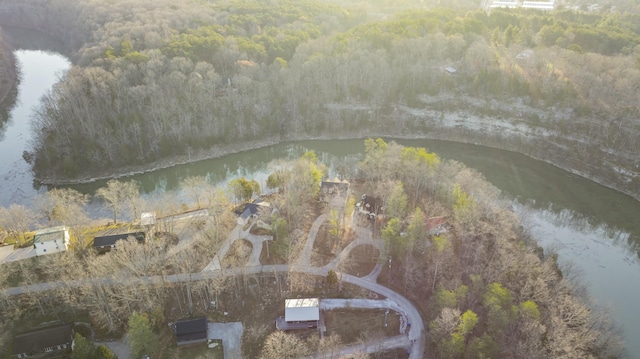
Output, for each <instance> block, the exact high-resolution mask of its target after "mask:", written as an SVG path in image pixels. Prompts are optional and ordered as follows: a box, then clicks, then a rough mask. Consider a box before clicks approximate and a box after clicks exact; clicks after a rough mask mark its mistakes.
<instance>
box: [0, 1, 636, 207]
mask: <svg viewBox="0 0 640 359" xmlns="http://www.w3.org/2000/svg"><path fill="white" fill-rule="evenodd" d="M403 4H404V3H403ZM401 5H402V4H397V6H395V7H393V8H394V10H395V11H398V12H396V13H395V14H385V15H384V16H380V14H379V13H377V12H375V10H379V9H378V8H376V7H375V5H374V4H369V5H367V6H364V5H362V4H361V3H358V2H348V3H346V4H344V5H342V6H341V5H338V4H329V3H325V2H320V1H310V0H309V1H280V2H278V5H270V6H265V5H264V4H262V3H260V2H255V1H249V0H238V1H223V2H183V3H175V2H170V1H155V2H142V1H132V0H120V1H114V2H111V3H109V4H108V5H107V4H105V3H104V2H101V1H86V2H82V3H78V2H74V1H68V0H56V1H50V2H46V3H44V2H41V1H39V0H29V1H24V2H19V3H12V2H9V3H7V4H3V6H0V19H1V18H2V14H4V16H5V17H6V16H9V14H15V13H16V12H17V11H18V10H19V9H22V10H20V11H22V14H23V15H22V16H24V17H26V18H28V19H30V21H31V24H32V25H31V26H34V27H38V26H39V27H41V28H45V29H51V32H52V33H54V34H58V36H60V37H62V38H65V37H68V39H65V41H64V42H65V43H66V44H69V45H71V48H72V49H73V50H72V51H70V54H69V55H70V56H71V58H72V59H73V60H74V63H75V64H76V65H77V66H74V68H73V69H72V70H71V71H69V72H68V74H67V75H66V76H65V78H64V79H63V81H62V82H61V83H60V84H59V85H58V86H56V87H55V88H54V89H53V91H52V92H51V93H50V94H49V95H48V96H46V98H45V99H44V100H43V103H42V106H41V108H40V110H39V111H38V116H37V119H36V127H37V128H39V129H40V130H41V131H40V135H39V137H38V138H37V140H36V142H35V147H34V148H33V152H34V155H35V157H34V158H35V162H34V169H35V172H36V174H37V177H38V178H39V179H48V180H51V181H56V180H58V181H59V180H65V179H67V180H69V179H74V178H78V177H83V176H88V177H90V176H92V175H95V174H96V173H97V172H105V171H106V173H113V172H116V171H118V169H121V168H123V167H124V166H148V167H150V166H154V165H156V164H157V163H158V162H161V161H162V160H164V159H167V158H170V157H173V158H175V157H179V156H184V157H185V158H186V157H189V158H201V157H203V156H206V155H207V150H208V149H210V148H211V147H213V146H224V145H225V144H230V143H243V142H249V141H256V140H261V141H266V142H276V141H280V140H281V139H296V138H307V137H326V138H331V137H363V136H367V135H395V136H424V137H432V138H442V139H451V140H457V141H466V142H476V143H484V144H490V145H493V146H497V147H500V148H506V149H510V150H516V151H519V152H523V153H525V154H528V155H531V156H533V157H536V158H543V159H545V160H546V161H548V162H551V163H554V164H556V165H559V166H561V167H563V168H566V169H569V170H571V171H574V172H578V173H581V174H583V175H585V176H587V177H589V178H592V179H595V180H597V181H599V182H603V183H606V184H608V185H609V186H613V187H615V188H617V189H620V190H622V191H625V192H627V193H629V194H632V195H636V196H638V195H640V194H639V193H638V192H637V189H638V188H640V183H638V178H640V176H638V175H637V172H638V169H637V168H636V163H635V154H637V153H638V152H640V147H638V146H640V138H639V136H640V123H638V118H639V116H638V115H639V114H640V109H639V108H638V107H637V106H636V105H635V104H637V103H638V101H639V100H640V98H638V96H640V91H637V90H638V89H637V84H638V83H640V57H639V56H640V54H639V53H638V44H640V29H639V28H638V24H639V23H640V19H638V15H636V14H634V13H613V12H580V11H573V10H562V11H554V12H538V11H524V10H511V11H506V10H493V11H492V12H491V13H486V12H484V11H480V10H475V11H468V10H454V9H427V10H424V7H425V6H419V8H422V9H423V10H415V9H414V10H412V11H407V12H405V11H401V10H402V9H406V8H410V7H411V6H414V5H415V4H414V3H412V2H406V7H404V8H403V7H402V6H401ZM460 5H463V6H466V7H467V9H469V4H468V3H464V4H460ZM379 6H380V8H381V9H389V7H390V6H391V5H390V4H389V3H388V2H381V4H380V5H379ZM25 9H29V11H27V12H26V13H25ZM63 12H64V13H63ZM38 14H39V15H38ZM67 14H72V15H73V18H69V15H67ZM43 16H45V17H46V21H45V22H43V24H40V25H39V24H38V23H37V22H36V21H35V20H36V19H40V18H42V17H43ZM377 19H380V20H377ZM56 20H59V22H60V23H64V26H62V25H59V24H58V21H56ZM14 21H15V20H14ZM29 23H30V22H29V21H25V22H24V24H25V25H23V26H26V24H29ZM63 30H64V31H63ZM447 67H451V68H454V69H455V70H456V71H455V73H456V75H452V74H450V73H449V72H447V71H445V68H447ZM567 148H571V149H573V150H572V151H567V150H566V149H567ZM103 174H104V173H103Z"/></svg>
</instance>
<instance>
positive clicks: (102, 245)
mask: <svg viewBox="0 0 640 359" xmlns="http://www.w3.org/2000/svg"><path fill="white" fill-rule="evenodd" d="M129 237H133V238H135V239H136V240H137V241H138V242H139V243H144V242H145V238H146V235H145V233H144V232H141V231H139V232H127V233H119V234H111V235H106V236H98V237H94V238H93V248H95V250H96V251H98V253H106V252H109V251H111V250H113V249H116V242H118V241H124V240H126V239H127V238H129Z"/></svg>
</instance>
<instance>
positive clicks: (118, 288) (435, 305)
mask: <svg viewBox="0 0 640 359" xmlns="http://www.w3.org/2000/svg"><path fill="white" fill-rule="evenodd" d="M362 158H363V159H362V160H361V161H360V162H359V163H358V164H357V165H356V166H354V167H353V168H350V169H348V170H347V171H346V172H345V176H347V177H348V178H350V179H351V180H352V185H353V188H354V192H353V193H352V195H353V196H355V197H360V193H361V192H365V193H369V194H371V195H375V196H376V197H377V198H378V200H379V201H381V203H382V204H383V205H384V208H385V210H384V218H380V219H377V220H374V221H371V220H370V219H362V218H360V219H358V218H359V217H358V216H359V214H358V210H357V208H356V207H355V206H354V205H353V204H354V203H355V199H354V198H352V199H350V200H349V201H347V203H349V204H348V205H347V207H346V208H343V210H344V212H345V213H344V215H345V216H346V218H347V220H344V219H343V220H340V215H336V213H335V212H336V211H338V210H336V209H335V208H333V209H332V208H331V207H330V206H327V205H323V204H322V202H321V201H320V199H319V197H318V194H319V189H320V180H321V179H322V178H324V177H326V166H324V164H322V163H321V162H320V161H319V160H318V159H317V157H316V156H315V154H314V153H313V152H307V153H305V155H304V156H302V157H301V158H299V159H296V160H290V161H284V160H281V161H275V162H274V163H272V164H271V165H270V168H271V170H272V173H271V175H270V176H269V181H268V182H267V187H268V188H264V189H260V188H256V186H255V185H254V184H252V181H251V180H250V179H241V180H237V181H236V182H234V183H231V184H230V185H229V188H227V189H226V190H225V189H221V188H214V187H212V186H211V185H210V184H208V183H207V182H206V180H205V179H204V178H198V177H190V178H187V179H185V180H184V185H183V188H184V191H185V192H186V193H187V194H188V198H189V202H188V203H185V204H183V205H182V206H180V205H178V201H176V198H177V195H176V194H175V193H165V194H161V195H158V197H157V198H147V199H141V198H140V197H139V193H138V190H137V187H136V184H135V183H134V182H120V181H117V180H112V181H111V182H109V184H108V186H107V187H104V188H101V189H99V190H98V191H97V192H96V196H98V197H100V198H103V199H104V200H105V201H104V203H105V206H107V207H108V208H109V209H111V210H113V213H114V221H113V222H114V223H112V224H111V225H110V226H115V225H117V224H116V223H118V218H122V217H127V216H130V217H134V218H135V217H137V216H136V213H138V214H139V213H140V211H156V213H157V215H158V219H159V220H158V223H157V225H158V228H157V230H158V234H159V235H158V236H157V237H156V238H154V239H151V241H150V242H149V243H146V244H144V243H139V242H137V241H135V240H133V239H130V240H128V241H126V242H124V243H121V244H119V245H118V247H117V250H115V251H112V252H110V253H107V254H97V253H96V252H95V251H94V250H92V246H91V238H92V236H93V235H95V233H97V232H96V227H95V225H94V224H93V223H92V222H91V221H90V220H89V219H88V218H87V214H86V203H87V200H88V198H87V196H85V195H81V194H80V193H77V192H76V191H74V190H71V189H62V190H52V191H49V192H47V193H43V194H41V195H40V197H39V198H38V199H37V201H36V203H38V204H37V205H36V206H35V208H34V210H32V211H31V210H28V209H25V208H22V209H19V208H18V207H19V206H16V205H14V206H12V207H11V208H8V209H2V210H3V211H4V212H2V213H0V214H1V216H0V219H4V220H6V222H3V223H2V225H3V226H4V227H5V228H7V229H13V231H12V232H11V234H12V236H15V237H16V238H22V239H21V240H24V239H26V240H27V241H28V238H25V235H26V236H27V237H28V233H29V230H28V228H29V225H23V226H22V227H21V226H16V224H17V223H22V224H25V223H27V222H26V221H28V220H29V219H30V220H35V219H39V220H40V221H45V222H47V224H48V225H57V224H65V225H67V226H68V227H69V228H70V230H71V233H72V237H73V238H72V247H73V251H69V252H63V253H58V254H56V255H55V256H54V255H49V256H43V257H38V258H31V259H29V260H23V261H18V262H13V263H9V264H4V266H6V269H7V270H3V271H0V284H1V286H2V288H5V289H6V288H8V287H15V286H19V285H24V284H34V283H41V282H53V283H52V284H51V287H52V288H55V289H52V290H49V291H47V292H46V293H47V294H46V295H43V294H42V293H37V292H28V293H25V294H22V295H20V296H19V297H14V296H9V295H8V292H6V291H0V308H1V309H2V311H1V312H0V313H1V314H0V318H2V321H0V328H1V329H3V330H1V331H0V333H3V335H0V346H1V347H4V348H5V349H6V348H8V347H9V345H10V344H9V340H8V334H10V333H13V332H14V331H15V329H16V328H22V327H28V326H29V325H33V323H38V322H39V321H42V320H43V319H45V318H46V320H54V319H57V320H66V321H74V320H76V319H74V318H78V317H80V318H88V319H87V320H89V321H90V322H91V324H92V325H93V326H94V327H95V328H96V330H97V332H98V333H99V334H100V335H101V336H106V337H109V336H112V335H116V336H120V335H122V334H123V333H124V332H125V331H126V330H129V331H131V328H132V326H133V325H132V321H131V318H134V317H136V316H137V315H138V314H137V313H145V315H146V317H147V318H148V319H149V321H150V322H151V323H152V325H151V326H152V327H153V331H154V332H156V333H158V335H160V337H161V338H163V340H161V341H160V344H159V345H158V346H157V347H155V348H154V349H155V350H156V351H158V352H159V354H162V355H164V356H158V355H157V356H154V357H168V356H166V355H168V354H167V353H170V352H171V351H172V350H175V345H174V344H172V343H173V333H172V332H171V330H169V329H167V325H166V323H167V322H172V321H174V320H176V319H178V318H181V317H184V316H187V315H193V316H198V315H207V316H216V315H221V314H220V313H221V312H222V311H225V312H226V311H228V312H230V313H231V314H230V316H229V317H220V318H224V321H228V320H238V321H242V322H243V325H244V333H245V334H244V336H243V355H244V357H248V358H258V357H260V358H265V359H269V358H281V357H282V356H267V355H266V352H267V351H266V350H265V348H266V347H267V346H268V345H269V344H268V343H270V340H269V338H272V337H273V336H274V335H277V334H274V333H277V332H274V329H273V318H274V317H273V316H274V315H275V313H277V312H278V311H279V310H281V303H282V300H283V299H284V298H287V297H291V296H293V297H295V296H296V295H299V296H321V295H322V296H328V297H334V296H335V297H361V296H364V295H365V293H363V292H362V291H357V290H354V288H352V287H349V285H347V284H344V285H343V286H341V287H340V288H339V287H337V286H335V282H333V284H332V283H330V282H329V279H328V278H329V276H327V278H322V277H317V276H316V277H314V276H308V275H300V274H299V273H295V272H293V271H291V272H285V273H278V274H277V275H276V273H275V270H273V271H271V270H265V271H264V272H262V273H257V274H240V275H226V276H222V275H221V276H216V277H212V278H210V279H205V280H202V279H198V278H196V274H200V273H199V272H200V271H201V270H202V269H203V268H204V267H205V266H206V265H207V263H209V262H210V261H211V258H213V256H214V255H216V253H218V252H219V251H220V250H221V247H222V243H223V242H224V241H225V238H226V237H227V235H228V233H229V232H231V231H232V228H233V227H234V226H235V225H236V223H235V218H234V216H233V215H232V212H231V211H230V210H229V208H230V204H231V201H232V198H233V197H235V198H236V199H239V200H243V199H244V200H246V199H250V198H255V196H256V195H257V194H259V193H261V192H266V193H268V196H267V197H264V198H267V199H268V200H269V202H270V203H271V204H272V206H273V207H274V208H276V209H277V210H274V211H261V212H260V213H259V215H258V219H259V221H258V222H260V221H261V222H263V223H266V224H267V226H266V232H265V231H264V229H263V231H262V232H260V233H262V234H269V235H273V236H274V239H273V242H272V243H271V245H270V247H268V248H270V252H267V250H266V248H264V247H263V248H262V250H263V253H262V256H261V257H260V261H261V264H263V265H267V264H274V263H275V264H292V263H296V261H297V258H298V257H299V256H301V249H302V247H304V246H305V241H306V240H307V234H306V232H307V230H308V228H309V227H310V226H311V223H312V222H313V221H315V220H316V218H318V217H319V216H321V215H323V214H324V215H326V216H327V220H326V222H325V224H324V225H323V227H322V229H320V233H325V236H324V237H322V238H323V239H322V241H323V242H324V241H326V242H328V243H334V244H335V248H334V249H335V253H340V251H341V250H342V249H344V248H345V247H346V246H348V245H349V243H350V242H352V241H354V240H356V238H358V234H356V233H355V232H368V233H370V234H372V236H373V238H382V239H383V241H384V248H385V249H384V250H381V251H380V253H378V256H377V257H376V258H373V259H372V258H371V257H369V259H368V261H370V262H373V263H372V265H375V263H377V261H378V260H381V261H383V263H384V265H383V266H382V267H383V269H382V274H381V275H380V277H378V283H379V284H381V285H385V286H389V287H391V288H392V289H393V290H395V291H397V292H399V293H402V294H403V295H404V296H406V297H407V298H409V299H410V300H411V301H412V302H413V303H415V305H416V306H417V307H418V308H419V309H420V311H421V313H422V317H423V320H424V321H425V323H426V324H427V328H428V329H427V333H426V338H427V340H428V346H427V349H426V350H427V352H426V353H425V357H428V358H478V359H479V358H496V359H497V358H621V357H622V355H623V354H624V351H623V349H622V347H621V344H620V341H619V337H618V336H617V334H616V331H615V330H614V329H615V328H614V327H613V326H612V324H611V323H610V322H609V320H608V318H607V315H606V312H602V311H601V310H600V309H597V308H595V307H592V306H590V304H589V301H588V299H587V298H586V296H585V294H584V292H583V291H582V290H581V287H580V286H579V285H578V284H577V283H576V282H575V281H574V280H573V279H572V278H573V276H574V274H575V273H572V272H571V271H570V270H567V268H564V269H563V272H562V273H561V271H560V268H559V267H558V264H557V261H556V256H554V255H553V254H552V253H544V252H543V251H542V250H541V249H540V248H539V247H537V245H536V244H535V242H534V241H532V240H531V239H530V238H529V237H528V235H527V233H525V232H524V231H523V229H522V225H521V224H520V222H519V220H518V218H517V217H516V215H515V214H514V213H513V212H512V211H511V210H510V209H509V204H508V202H506V201H502V200H501V198H500V193H499V191H498V190H497V189H496V188H495V187H493V186H491V185H490V184H489V183H488V182H486V181H485V180H484V179H483V178H482V176H481V175H480V174H479V173H477V172H475V171H474V170H471V169H468V168H466V167H464V166H463V165H462V164H460V163H457V162H455V161H442V160H441V159H440V158H439V157H438V156H437V155H436V154H434V153H430V152H428V151H426V150H425V149H424V148H413V147H402V146H400V145H397V144H396V143H393V142H391V143H386V142H385V141H383V140H381V139H377V140H374V139H368V140H366V141H365V154H364V156H362ZM238 189H247V191H246V192H245V191H242V190H238ZM357 191H361V192H357ZM196 208H206V209H207V210H208V211H207V213H208V215H207V216H206V217H200V219H199V220H198V221H196V222H189V224H188V226H187V230H185V228H184V224H180V222H179V220H177V218H178V217H173V216H171V215H172V214H174V213H181V212H182V211H184V210H186V209H189V210H192V209H196ZM20 213H21V214H20ZM11 214H13V215H11ZM132 214H133V215H132ZM118 216H120V217H118ZM351 216H353V217H351ZM433 217H438V218H446V222H447V226H446V228H447V229H446V231H443V232H440V233H430V232H429V231H428V230H427V229H426V228H427V223H428V222H427V221H428V218H433ZM10 218H14V219H15V218H22V219H23V220H22V221H13V222H11V221H8V220H9V219H10ZM357 222H358V223H359V224H358V226H360V227H359V228H355V227H354V225H355V223H357ZM119 225H120V226H124V228H133V227H135V224H133V223H123V222H122V221H121V222H120V224H119ZM129 226H132V227H129ZM263 226H264V225H263ZM100 229H104V228H100ZM172 233H175V234H178V233H180V236H181V237H180V238H175V237H176V235H175V234H172ZM252 233H253V232H252ZM176 239H178V240H179V244H178V245H176V244H177V243H178V242H176ZM319 240H320V239H318V240H316V243H317V242H318V241H319ZM322 246H326V244H321V245H320V247H315V246H314V254H313V255H312V258H320V257H321V256H322V253H320V252H319V251H320V250H321V248H322ZM246 247H247V244H243V241H236V242H235V243H234V245H233V246H232V248H233V250H231V251H229V252H228V254H227V255H226V256H225V257H224V258H222V259H221V260H222V263H223V265H224V266H225V268H226V269H225V270H229V273H230V272H232V271H233V268H239V267H243V266H245V265H247V264H246V262H247V250H248V251H249V252H251V248H246ZM265 252H267V253H270V256H268V255H265V254H266V253H265ZM324 255H327V253H324ZM334 257H335V254H334V255H333V256H330V258H329V259H328V260H332V259H333V258H334ZM325 259H326V258H325ZM316 260H317V259H316ZM387 261H388V263H389V266H388V267H387V265H386V263H387ZM391 263H393V265H391ZM353 266H354V259H349V258H343V259H342V261H341V262H340V263H339V265H338V267H337V270H339V271H342V272H345V273H351V272H352V271H354V270H353V269H352V267H353ZM369 268H371V267H369ZM353 274H354V275H355V273H353ZM363 274H364V273H363ZM154 275H155V276H157V277H156V280H155V281H154V280H151V279H149V277H148V276H154ZM334 275H335V273H334ZM159 276H162V277H161V278H163V280H162V281H160V280H159V279H158V278H160V277H159ZM168 276H177V277H178V278H183V280H182V281H181V282H180V283H171V282H169V281H165V280H164V278H165V277H168ZM274 276H275V278H274ZM277 283H282V284H277ZM256 284H257V285H256ZM279 286H282V287H284V291H283V289H282V288H281V289H280V290H276V288H278V287H279ZM50 289H51V288H50ZM212 300H215V301H216V303H221V304H220V308H218V307H217V305H216V308H215V309H217V310H212V308H210V307H209V306H208V305H207V304H206V303H210V302H212ZM203 303H205V304H203ZM212 303H213V302H212ZM245 303H246V306H245ZM252 305H255V306H256V307H255V308H258V306H259V307H260V308H261V310H247V308H251V309H253V307H251V306H252ZM243 313H244V314H243ZM10 328H11V329H10ZM127 328H128V329H127ZM366 330H367V328H358V332H365V331H366ZM289 335H293V334H289ZM317 337H318V335H317V334H315V332H314V333H313V334H312V335H310V338H308V339H307V340H306V341H304V340H300V339H298V340H300V341H301V343H299V345H300V346H302V347H303V349H304V351H301V352H305V353H309V352H313V351H316V350H321V346H318V342H317V339H318V338H317ZM314 338H315V339H314ZM362 339H363V338H360V340H362ZM314 340H315V341H314ZM345 341H347V338H346V337H343V338H338V339H337V341H335V342H334V343H333V344H332V345H333V346H334V347H332V348H335V347H336V346H340V345H341V343H342V344H349V342H345ZM263 343H264V344H263ZM314 343H315V344H314ZM172 345H173V347H172ZM261 348H262V350H261ZM324 348H325V349H324V350H328V349H327V347H326V346H325V347H324Z"/></svg>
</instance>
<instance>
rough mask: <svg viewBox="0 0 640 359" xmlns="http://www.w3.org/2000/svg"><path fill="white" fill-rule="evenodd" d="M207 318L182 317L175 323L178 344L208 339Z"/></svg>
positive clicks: (200, 341) (201, 341)
mask: <svg viewBox="0 0 640 359" xmlns="http://www.w3.org/2000/svg"><path fill="white" fill-rule="evenodd" d="M207 328H208V325H207V318H196V319H180V320H178V321H177V322H175V324H174V325H173V329H174V332H175V333H176V342H177V344H178V345H187V344H196V343H204V342H206V341H207Z"/></svg>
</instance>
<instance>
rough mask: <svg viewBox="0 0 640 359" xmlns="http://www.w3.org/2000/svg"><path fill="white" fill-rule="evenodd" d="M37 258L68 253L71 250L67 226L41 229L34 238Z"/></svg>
mask: <svg viewBox="0 0 640 359" xmlns="http://www.w3.org/2000/svg"><path fill="white" fill-rule="evenodd" d="M33 249H35V251H36V256H42V255H46V254H52V253H58V252H66V251H67V250H68V249H69V230H68V229H67V227H66V226H57V227H51V228H45V229H40V230H38V231H36V233H35V235H34V237H33Z"/></svg>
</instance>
